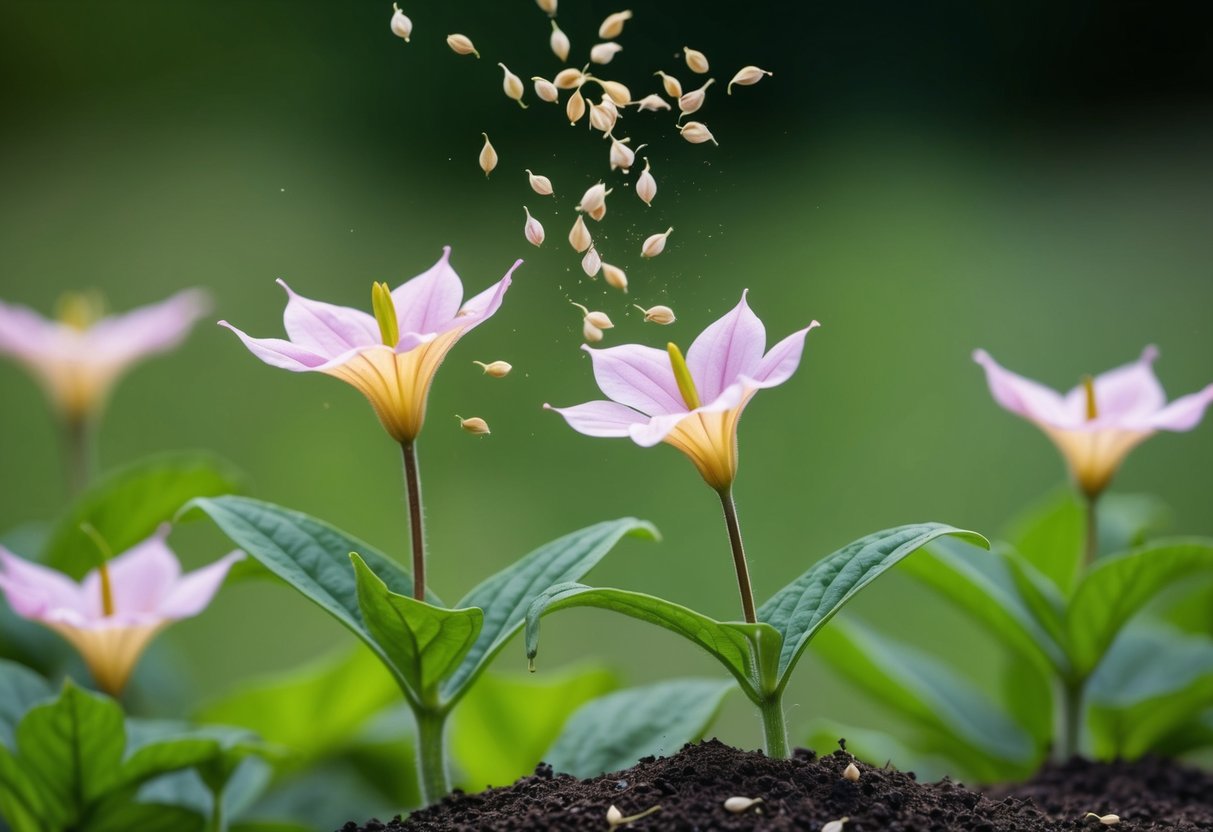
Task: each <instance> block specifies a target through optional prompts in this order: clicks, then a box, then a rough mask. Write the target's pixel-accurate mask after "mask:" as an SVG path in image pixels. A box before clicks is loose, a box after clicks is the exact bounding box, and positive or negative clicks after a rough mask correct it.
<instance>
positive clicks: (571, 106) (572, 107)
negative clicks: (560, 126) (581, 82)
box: [564, 90, 585, 124]
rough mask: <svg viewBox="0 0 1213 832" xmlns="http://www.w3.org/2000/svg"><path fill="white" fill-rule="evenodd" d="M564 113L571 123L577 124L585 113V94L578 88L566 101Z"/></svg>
mask: <svg viewBox="0 0 1213 832" xmlns="http://www.w3.org/2000/svg"><path fill="white" fill-rule="evenodd" d="M564 114H565V115H566V116H568V117H569V124H576V123H577V122H579V121H581V117H582V116H584V115H585V96H583V95H582V94H581V90H577V91H576V92H574V93H573V94H572V95H570V96H569V100H568V101H566V102H565V103H564Z"/></svg>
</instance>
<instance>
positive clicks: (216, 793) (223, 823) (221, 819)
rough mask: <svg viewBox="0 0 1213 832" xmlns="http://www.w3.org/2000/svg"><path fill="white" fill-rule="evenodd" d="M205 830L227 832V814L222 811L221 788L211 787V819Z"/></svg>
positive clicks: (208, 831)
mask: <svg viewBox="0 0 1213 832" xmlns="http://www.w3.org/2000/svg"><path fill="white" fill-rule="evenodd" d="M206 828H207V832H227V816H226V815H225V814H224V812H223V790H222V789H211V820H210V823H209V824H207V827H206Z"/></svg>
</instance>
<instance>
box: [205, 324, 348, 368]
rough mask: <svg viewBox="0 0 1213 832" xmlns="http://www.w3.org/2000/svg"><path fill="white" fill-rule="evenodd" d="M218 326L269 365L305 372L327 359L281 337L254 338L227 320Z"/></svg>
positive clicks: (320, 364)
mask: <svg viewBox="0 0 1213 832" xmlns="http://www.w3.org/2000/svg"><path fill="white" fill-rule="evenodd" d="M219 326H225V327H227V328H228V329H230V330H231V331H232V332H234V333H236V335H237V336H239V338H240V340H241V341H243V342H244V345H245V346H246V347H248V349H249V351H250V352H251V353H252V354H253V355H255V356H257V357H258V358H260V359H261V360H262V361H264V362H265V363H266V364H269V365H270V366H271V367H281V368H282V369H284V370H291V371H292V372H296V373H305V372H308V371H311V370H319V369H321V368H322V367H323V366H324V365H325V364H326V363H328V361H329V359H328V357H327V356H324V355H317V354H316V353H314V352H312V351H311V350H307V349H304V348H303V347H300V346H297V345H295V344H292V343H291V342H290V341H284V340H283V339H281V338H254V337H252V336H251V335H248V334H246V333H245V332H244V331H243V330H240V329H237V328H236V327H234V326H232V325H231V324H229V323H228V322H227V321H220V322H219ZM352 352H357V350H353V351H352Z"/></svg>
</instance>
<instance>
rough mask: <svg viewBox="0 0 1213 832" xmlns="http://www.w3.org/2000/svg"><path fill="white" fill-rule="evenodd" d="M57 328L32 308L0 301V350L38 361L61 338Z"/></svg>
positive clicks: (58, 326)
mask: <svg viewBox="0 0 1213 832" xmlns="http://www.w3.org/2000/svg"><path fill="white" fill-rule="evenodd" d="M60 327H61V325H60V324H57V323H55V322H54V321H48V320H47V319H46V318H44V317H42V316H41V315H39V314H38V313H37V312H35V311H34V310H32V309H29V308H27V307H25V306H17V305H15V304H7V303H4V302H3V301H0V353H7V354H8V355H12V356H15V357H17V358H20V359H22V360H24V361H29V362H32V363H35V362H38V361H39V360H42V359H44V358H45V356H46V354H47V353H48V352H49V351H51V348H52V345H54V344H56V343H58V341H59V340H60V339H59V331H60Z"/></svg>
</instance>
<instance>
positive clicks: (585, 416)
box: [543, 401, 648, 437]
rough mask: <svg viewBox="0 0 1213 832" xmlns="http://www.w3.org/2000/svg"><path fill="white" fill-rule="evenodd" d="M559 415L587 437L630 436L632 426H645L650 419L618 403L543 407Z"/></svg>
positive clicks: (548, 405) (546, 405) (599, 402)
mask: <svg viewBox="0 0 1213 832" xmlns="http://www.w3.org/2000/svg"><path fill="white" fill-rule="evenodd" d="M543 409H544V410H551V411H552V412H554V413H559V414H560V415H561V416H563V417H564V420H565V421H566V422H568V423H569V427H571V428H572V429H573V430H575V431H577V432H578V433H582V434H585V435H586V436H612V437H618V436H628V435H629V429H630V428H631V427H632V425H640V424H644V423H646V422H647V421H648V417H647V416H645V415H644V414H642V413H637V412H636V411H635V410H632V408H630V407H624V406H623V405H621V404H618V403H617V402H603V401H597V402H586V403H585V404H578V405H573V406H572V407H552V406H551V405H550V404H545V405H544V406H543Z"/></svg>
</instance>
